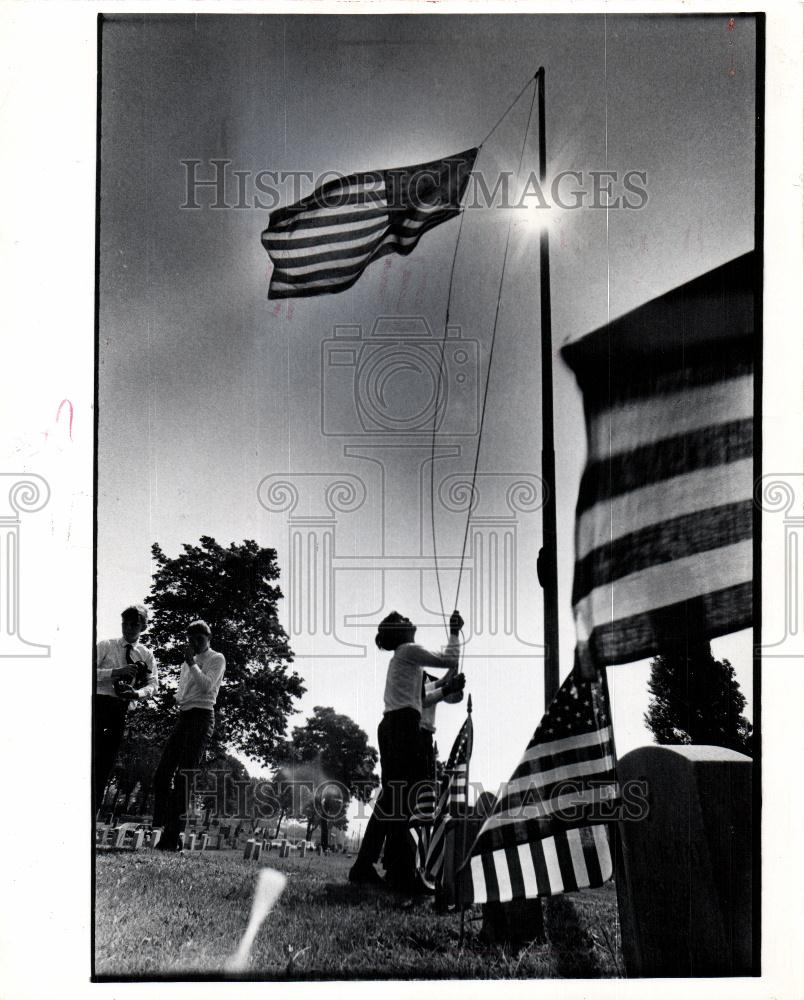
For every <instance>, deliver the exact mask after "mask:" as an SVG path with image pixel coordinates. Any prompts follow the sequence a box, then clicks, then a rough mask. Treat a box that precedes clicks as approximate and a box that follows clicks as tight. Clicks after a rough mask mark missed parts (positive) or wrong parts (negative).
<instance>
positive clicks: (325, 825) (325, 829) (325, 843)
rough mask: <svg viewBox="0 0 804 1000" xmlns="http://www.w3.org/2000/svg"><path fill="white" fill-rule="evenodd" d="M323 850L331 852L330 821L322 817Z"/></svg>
mask: <svg viewBox="0 0 804 1000" xmlns="http://www.w3.org/2000/svg"><path fill="white" fill-rule="evenodd" d="M321 850H322V851H327V850H329V820H327V819H324V817H323V816H322V817H321Z"/></svg>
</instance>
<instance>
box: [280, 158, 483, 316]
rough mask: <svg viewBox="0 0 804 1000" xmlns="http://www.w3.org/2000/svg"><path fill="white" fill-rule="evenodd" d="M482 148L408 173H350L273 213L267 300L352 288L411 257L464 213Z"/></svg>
mask: <svg viewBox="0 0 804 1000" xmlns="http://www.w3.org/2000/svg"><path fill="white" fill-rule="evenodd" d="M476 156H477V149H468V150H466V151H465V152H463V153H456V154H455V155H454V156H448V157H445V158H444V159H443V160H435V161H433V162H431V163H420V164H417V165H415V166H410V167H397V168H394V169H390V170H375V171H370V172H365V173H355V174H350V175H349V176H348V177H341V178H338V179H336V180H333V181H329V182H328V183H326V184H323V185H321V186H320V187H318V188H316V190H315V191H314V192H313V193H312V194H311V195H309V196H308V197H307V198H303V199H302V200H301V201H298V202H296V204H295V205H289V206H288V207H286V208H279V209H277V210H276V211H274V212H272V213H271V215H270V218H269V220H268V228H267V229H266V230H265V231H264V232H263V234H262V245H263V246H264V247H265V249H266V250H267V251H268V255H269V256H270V258H271V260H272V261H273V263H274V270H273V273H272V275H271V284H270V288H269V290H268V298H269V299H281V298H291V297H294V296H308V295H323V294H325V293H327V292H340V291H343V290H344V289H346V288H349V287H350V286H351V285H353V284H354V283H355V282H356V281H357V279H358V278H359V277H360V275H361V274H362V273H363V271H364V270H365V269H366V268H367V267H368V265H369V264H370V263H371V262H372V261H374V260H377V259H378V258H380V257H382V256H384V255H385V254H388V253H398V254H409V253H410V252H411V251H412V250H413V249H414V247H415V246H416V244H417V243H418V242H419V240H420V239H421V237H422V236H423V235H424V234H425V233H426V232H427V231H428V230H429V229H432V228H433V227H434V226H437V225H439V224H440V223H442V222H446V221H447V220H448V219H452V218H454V217H455V216H456V215H458V214H459V213H460V211H461V207H460V206H461V199H462V198H463V194H464V191H465V190H466V185H467V183H468V181H469V175H470V174H471V172H472V168H473V166H474V162H475V157H476Z"/></svg>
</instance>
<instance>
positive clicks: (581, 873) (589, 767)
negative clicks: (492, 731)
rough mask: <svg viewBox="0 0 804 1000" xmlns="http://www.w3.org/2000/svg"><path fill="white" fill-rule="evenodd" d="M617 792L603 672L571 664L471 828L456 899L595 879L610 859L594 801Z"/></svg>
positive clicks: (497, 898)
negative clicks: (475, 829)
mask: <svg viewBox="0 0 804 1000" xmlns="http://www.w3.org/2000/svg"><path fill="white" fill-rule="evenodd" d="M618 795H619V792H618V787H617V782H616V778H615V774H614V743H613V735H612V729H611V715H610V712H609V706H608V699H607V696H606V689H605V684H604V681H603V678H602V676H600V675H598V677H596V678H595V679H594V680H589V679H586V678H584V677H582V676H581V675H580V673H579V672H578V671H577V670H574V671H573V672H572V673H571V674H570V675H569V677H567V679H566V680H565V681H564V683H563V684H562V685H561V688H560V689H559V691H558V694H557V695H556V697H555V698H554V699H553V701H552V702H551V704H550V707H549V708H548V710H547V712H546V714H545V715H544V717H543V718H542V721H541V722H540V723H539V727H538V729H537V730H536V732H535V733H534V735H533V738H532V739H531V741H530V743H529V744H528V746H527V749H526V750H525V754H524V756H523V757H522V760H521V761H520V762H519V765H518V766H517V768H516V770H515V771H514V773H513V774H512V775H511V778H510V780H509V781H508V782H506V783H505V784H504V785H503V786H502V787H501V788H500V791H499V794H498V796H497V800H496V802H495V803H494V806H493V807H492V809H491V812H490V814H489V816H488V818H487V819H486V821H485V822H484V824H483V826H482V827H481V828H480V832H479V834H478V835H477V838H476V840H475V842H474V844H473V845H472V849H471V851H470V855H469V859H468V862H466V863H465V869H464V876H463V878H462V881H461V888H460V893H461V896H462V898H463V901H464V902H465V903H471V902H474V903H489V902H501V903H505V902H509V901H510V900H512V899H533V898H535V897H537V896H550V895H555V894H556V893H560V892H572V891H575V890H576V889H584V888H590V887H594V886H598V885H602V884H603V883H604V882H606V881H607V880H608V879H609V878H611V874H612V861H611V854H610V851H609V844H608V837H607V835H606V831H605V829H604V827H603V826H601V825H600V823H601V821H602V818H603V814H602V813H601V811H600V810H599V809H597V811H596V807H599V806H600V804H601V803H606V804H610V803H613V802H615V801H616V800H617V799H618ZM609 815H610V812H609ZM595 819H597V823H595V822H594V821H595Z"/></svg>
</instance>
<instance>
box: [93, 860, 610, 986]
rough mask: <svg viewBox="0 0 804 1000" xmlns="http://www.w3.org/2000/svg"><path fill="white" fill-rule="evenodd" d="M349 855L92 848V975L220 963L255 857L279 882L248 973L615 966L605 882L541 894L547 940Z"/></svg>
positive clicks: (360, 974)
mask: <svg viewBox="0 0 804 1000" xmlns="http://www.w3.org/2000/svg"><path fill="white" fill-rule="evenodd" d="M351 863H352V858H350V857H349V856H345V855H342V854H335V855H327V856H318V855H312V856H309V857H305V858H278V857H276V856H275V855H273V856H272V855H270V854H269V855H267V856H264V857H263V858H262V859H261V860H260V861H258V862H256V863H254V862H247V861H244V860H243V854H242V851H227V850H221V851H214V852H209V851H206V852H203V853H201V852H193V853H183V854H175V855H163V854H160V853H159V852H157V851H152V850H148V849H146V850H138V851H122V850H120V851H116V850H110V851H105V852H98V853H97V854H96V900H95V907H96V909H95V928H96V930H95V972H96V975H97V976H99V977H105V976H109V977H112V978H116V977H137V976H144V977H149V976H161V975H164V976H170V977H176V978H182V977H183V976H187V975H201V976H203V975H208V976H214V977H217V976H220V975H223V972H222V969H223V964H224V962H225V960H226V958H227V957H228V956H229V955H230V954H232V952H234V951H235V949H236V948H237V945H238V943H239V940H240V937H241V935H242V933H243V931H244V929H245V927H246V924H247V922H248V917H249V912H250V909H251V901H252V897H253V892H254V885H255V881H256V875H257V872H258V870H259V868H260V867H261V866H262V865H270V866H272V867H274V868H277V869H279V870H280V871H282V872H284V874H285V875H286V876H287V886H286V888H285V891H284V893H283V895H282V897H281V898H280V900H279V902H278V904H277V905H276V907H275V909H274V910H273V912H272V913H270V914H269V916H268V918H267V919H266V921H265V923H264V924H263V926H262V928H261V930H260V932H259V934H258V935H257V939H256V941H255V943H254V948H253V950H252V957H251V964H250V968H249V972H248V974H247V975H248V978H258V979H273V980H275V979H293V980H303V979H509V978H516V979H546V978H600V977H616V976H621V975H622V974H623V963H622V957H621V954H620V935H619V925H618V921H617V903H616V896H615V892H614V887H613V884H612V883H609V884H608V885H606V886H604V887H603V888H601V889H596V890H592V891H589V890H587V891H585V892H580V893H573V894H568V895H565V896H556V897H554V898H552V899H549V900H547V901H546V903H545V922H546V930H547V943H545V944H539V943H531V944H530V945H527V946H525V947H523V948H520V949H515V948H512V947H511V946H508V945H499V944H491V943H484V942H483V941H482V940H481V936H480V929H481V924H482V920H481V917H482V914H481V910H480V908H479V907H474V908H470V909H469V910H467V913H466V933H465V938H464V943H463V946H462V947H459V940H460V917H459V916H458V914H457V913H448V914H445V915H440V914H437V913H435V912H434V910H433V908H432V901H431V900H430V899H426V900H424V901H422V902H420V903H418V904H417V905H416V906H415V907H414V908H413V909H412V910H403V909H401V908H400V900H399V899H398V897H396V896H394V895H392V894H391V893H388V892H386V891H385V890H383V889H377V888H374V887H369V886H358V885H352V884H350V883H349V882H348V881H347V872H348V870H349V866H350V865H351Z"/></svg>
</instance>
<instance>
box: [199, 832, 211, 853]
mask: <svg viewBox="0 0 804 1000" xmlns="http://www.w3.org/2000/svg"><path fill="white" fill-rule="evenodd" d="M208 846H209V834H208V833H204V834H202V835H201V848H200V849H201V850H202V851H205V850H206V849H207V847H208Z"/></svg>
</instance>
